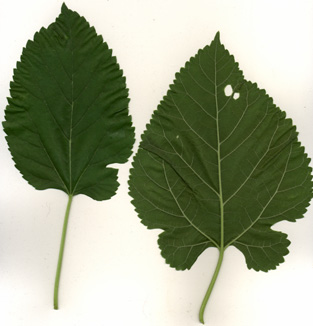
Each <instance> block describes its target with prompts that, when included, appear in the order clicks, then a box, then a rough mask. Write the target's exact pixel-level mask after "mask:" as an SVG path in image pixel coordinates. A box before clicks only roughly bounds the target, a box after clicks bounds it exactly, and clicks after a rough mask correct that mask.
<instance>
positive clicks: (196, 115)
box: [129, 34, 312, 322]
mask: <svg viewBox="0 0 313 326" xmlns="http://www.w3.org/2000/svg"><path fill="white" fill-rule="evenodd" d="M129 185H130V195H131V196H132V197H133V204H134V206H135V207H136V210H137V212H138V214H139V217H140V218H141V221H142V223H143V224H144V225H146V226H147V227H148V228H150V229H153V228H159V229H163V230H164V232H162V233H161V234H160V236H159V241H158V242H159V246H160V249H161V254H162V256H163V257H164V258H165V259H166V262H167V263H168V264H169V265H170V266H171V267H174V268H176V269H177V270H184V269H189V268H191V266H192V265H193V264H194V262H195V261H196V260H197V258H198V257H199V255H200V254H201V253H202V252H203V251H204V250H205V249H207V248H209V247H216V248H217V249H218V250H219V253H220V256H219V260H218V263H217V266H216V269H215V273H214V276H213V279H212V281H211V284H210V286H209V289H208V292H207V293H206V296H205V299H204V301H203V304H202V306H201V309H200V321H201V322H203V312H204V308H205V306H206V303H207V300H208V298H209V296H210V293H211V291H212V289H213V285H214V283H215V280H216V277H217V275H218V272H219V269H220V267H221V263H222V259H223V254H224V251H225V250H226V249H227V248H228V247H229V246H235V247H236V248H237V249H239V250H240V251H241V252H242V253H243V255H244V256H245V259H246V263H247V266H248V268H249V269H250V268H252V269H255V270H257V271H259V270H261V271H268V270H270V269H275V268H276V266H278V265H279V264H280V263H282V262H283V261H284V256H285V255H286V254H287V253H288V249H287V248H288V245H289V244H290V242H289V240H288V239H287V235H286V234H284V233H281V232H278V231H274V230H273V229H272V226H273V225H274V224H275V223H277V222H279V221H283V220H287V221H291V222H292V221H296V219H298V218H301V217H302V216H303V214H304V213H305V211H306V207H307V206H308V204H309V201H310V199H311V198H312V176H311V168H310V167H309V159H308V157H307V155H306V154H305V153H304V149H303V147H301V145H300V143H299V142H298V140H297V132H296V129H295V127H294V126H293V125H292V121H291V120H290V119H287V118H286V114H285V113H284V112H282V111H281V110H280V109H279V108H278V107H276V106H275V105H274V104H273V101H272V99H271V98H270V97H269V96H268V95H267V94H266V93H265V91H264V90H260V89H259V88H258V87H257V85H256V84H253V83H251V82H249V81H246V80H245V79H244V77H243V74H242V72H241V71H240V70H239V68H238V64H237V63H236V62H235V61H234V58H233V56H232V55H230V54H229V52H228V51H227V50H226V49H225V48H224V46H223V45H222V44H221V43H220V39H219V34H217V35H216V37H215V39H214V41H213V42H212V43H211V45H210V46H206V47H205V48H204V49H201V50H199V52H198V53H197V54H196V56H195V57H193V58H191V59H190V60H189V61H188V62H187V63H186V65H185V67H184V68H182V69H181V70H180V72H179V73H177V74H176V79H175V81H174V83H173V85H171V86H170V90H169V91H168V93H167V95H166V96H165V97H164V99H163V101H161V103H160V105H159V106H158V109H157V110H156V111H155V112H154V114H153V117H152V119H151V121H150V124H149V125H148V126H147V129H146V131H145V132H144V134H143V135H142V141H141V144H140V148H139V150H138V152H137V154H136V156H135V158H134V162H133V168H132V170H131V176H130V180H129Z"/></svg>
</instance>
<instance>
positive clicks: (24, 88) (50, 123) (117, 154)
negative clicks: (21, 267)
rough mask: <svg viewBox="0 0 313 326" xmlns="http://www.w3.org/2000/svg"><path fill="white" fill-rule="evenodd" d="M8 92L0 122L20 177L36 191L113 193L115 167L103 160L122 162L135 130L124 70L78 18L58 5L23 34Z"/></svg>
mask: <svg viewBox="0 0 313 326" xmlns="http://www.w3.org/2000/svg"><path fill="white" fill-rule="evenodd" d="M10 92H11V98H10V99H8V102H9V104H8V106H7V109H6V116H5V119H6V121H5V122H4V123H3V125H4V130H5V132H6V134H7V137H6V138H7V142H8V144H9V148H10V151H11V154H12V157H13V159H14V160H15V163H16V167H17V168H18V169H19V170H20V172H21V173H22V175H23V176H24V178H25V179H26V180H27V181H28V182H29V183H30V184H32V185H33V186H34V187H35V188H37V189H40V190H43V189H47V188H56V189H60V190H63V191H65V192H66V193H68V194H73V195H77V194H80V193H81V194H85V195H87V196H90V197H92V198H94V199H96V200H103V199H108V198H110V197H112V196H113V195H114V194H115V192H116V189H117V187H118V183H117V171H116V170H115V169H112V168H108V167H107V166H108V165H109V164H111V163H125V162H126V161H127V159H128V157H129V156H130V154H131V148H132V145H133V143H134V129H133V127H132V124H131V118H130V116H129V115H128V103H129V99H128V90H127V89H126V84H125V77H123V73H122V71H121V70H120V68H119V65H118V64H117V62H116V58H115V57H113V56H112V51H111V50H110V49H109V48H108V46H107V44H106V43H105V42H103V39H102V37H101V36H99V35H97V34H96V32H95V29H94V28H93V27H90V25H89V24H88V22H87V21H86V20H85V18H84V17H81V16H79V15H78V14H77V13H76V12H74V11H71V10H70V9H68V8H67V7H66V6H65V4H64V5H63V6H62V10H61V14H60V16H59V17H58V18H57V19H56V21H55V22H54V23H52V24H51V25H50V26H49V27H48V28H42V29H41V30H40V31H39V32H38V33H36V34H35V36H34V40H33V41H28V43H27V45H26V47H25V48H24V50H23V53H22V56H21V61H20V62H18V64H17V68H16V69H15V71H14V76H13V82H12V83H11V89H10ZM23 148H25V149H27V150H23ZM29 153H32V154H31V155H30V154H29ZM104 179H106V180H104ZM90 180H92V182H93V184H94V185H93V186H92V185H91V184H90Z"/></svg>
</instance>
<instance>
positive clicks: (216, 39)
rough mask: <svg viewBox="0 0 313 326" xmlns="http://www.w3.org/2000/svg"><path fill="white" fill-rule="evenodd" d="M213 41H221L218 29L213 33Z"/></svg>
mask: <svg viewBox="0 0 313 326" xmlns="http://www.w3.org/2000/svg"><path fill="white" fill-rule="evenodd" d="M214 42H218V43H221V40H220V32H219V31H218V32H217V33H216V34H215V37H214Z"/></svg>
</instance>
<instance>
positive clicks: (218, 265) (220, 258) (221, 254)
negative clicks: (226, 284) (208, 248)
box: [199, 248, 225, 324]
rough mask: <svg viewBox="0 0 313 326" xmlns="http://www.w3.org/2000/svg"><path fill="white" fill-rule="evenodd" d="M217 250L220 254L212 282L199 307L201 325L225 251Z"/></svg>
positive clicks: (222, 249)
mask: <svg viewBox="0 0 313 326" xmlns="http://www.w3.org/2000/svg"><path fill="white" fill-rule="evenodd" d="M219 250H220V254H219V257H218V261H217V265H216V268H215V271H214V274H213V276H212V280H211V282H210V285H209V288H208V290H207V292H206V294H205V296H204V299H203V301H202V304H201V307H200V312H199V319H200V322H201V323H202V324H204V319H203V315H204V310H205V307H206V305H207V303H208V300H209V298H210V295H211V293H212V290H213V287H214V284H215V281H216V279H217V276H218V274H219V271H220V269H221V265H222V261H223V257H224V251H225V249H224V248H220V249H219Z"/></svg>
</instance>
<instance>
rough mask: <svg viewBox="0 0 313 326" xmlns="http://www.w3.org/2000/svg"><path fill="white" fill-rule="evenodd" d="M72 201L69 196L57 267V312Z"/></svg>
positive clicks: (55, 286)
mask: <svg viewBox="0 0 313 326" xmlns="http://www.w3.org/2000/svg"><path fill="white" fill-rule="evenodd" d="M72 200H73V195H69V196H68V203H67V207H66V212H65V217H64V223H63V230H62V237H61V244H60V251H59V259H58V266H57V271H56V275H55V282H54V296H53V305H54V309H56V310H57V309H59V284H60V276H61V268H62V261H63V254H64V246H65V238H66V231H67V225H68V218H69V215H70V209H71V204H72Z"/></svg>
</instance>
